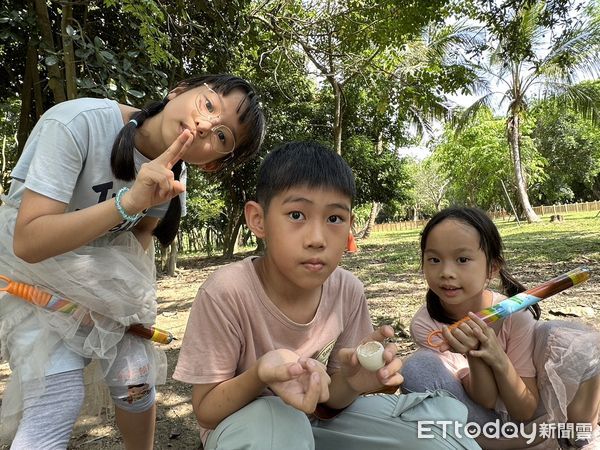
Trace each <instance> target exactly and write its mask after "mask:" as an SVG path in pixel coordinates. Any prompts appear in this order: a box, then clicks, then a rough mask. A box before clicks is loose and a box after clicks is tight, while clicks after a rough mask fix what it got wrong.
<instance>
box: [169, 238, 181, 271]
mask: <svg viewBox="0 0 600 450" xmlns="http://www.w3.org/2000/svg"><path fill="white" fill-rule="evenodd" d="M178 241H179V239H178V238H177V236H175V239H173V242H171V245H170V246H169V259H168V260H167V275H169V276H170V277H172V276H173V275H175V270H176V269H177V254H178V245H177V244H178Z"/></svg>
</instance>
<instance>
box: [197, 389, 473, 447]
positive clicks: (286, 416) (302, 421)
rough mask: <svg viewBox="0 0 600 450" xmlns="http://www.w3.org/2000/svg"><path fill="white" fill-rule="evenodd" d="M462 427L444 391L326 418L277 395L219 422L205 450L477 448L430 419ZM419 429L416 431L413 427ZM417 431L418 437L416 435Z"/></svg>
mask: <svg viewBox="0 0 600 450" xmlns="http://www.w3.org/2000/svg"><path fill="white" fill-rule="evenodd" d="M437 420H439V421H442V420H449V421H457V422H461V423H466V409H465V406H464V405H461V404H460V403H459V402H458V401H457V400H456V399H454V398H452V397H450V396H448V395H446V394H444V393H428V394H411V395H399V396H398V395H371V396H366V397H360V398H358V399H357V400H356V401H355V402H354V403H353V404H352V405H350V406H349V407H348V408H347V409H345V410H344V411H343V412H342V413H341V414H339V415H338V416H336V417H335V418H333V419H331V420H317V419H314V420H313V421H312V422H311V421H309V419H308V417H307V416H306V415H305V414H304V413H302V412H300V411H298V410H296V409H294V408H292V407H291V406H288V405H286V404H285V403H283V401H282V400H281V399H279V398H278V397H261V398H259V399H257V400H255V401H253V402H252V403H250V404H249V405H247V406H245V407H244V408H242V409H240V410H239V411H237V412H236V413H234V414H232V415H231V416H229V417H228V418H227V419H225V420H223V421H222V422H221V423H220V424H219V425H218V426H217V428H216V429H215V430H214V431H212V432H211V433H210V434H209V436H208V439H207V441H206V443H205V444H204V448H205V450H215V449H219V450H234V449H248V450H249V449H256V450H270V449H273V450H278V449H286V450H288V449H289V450H294V449H309V450H312V449H317V450H342V449H343V450H369V449H372V450H392V449H393V450H398V449H411V450H413V449H415V448H418V449H424V450H442V449H444V450H449V449H478V448H479V446H478V445H477V444H476V443H475V441H474V440H472V439H469V438H465V437H463V436H458V435H456V434H454V433H453V430H452V429H448V430H447V432H444V430H442V428H441V427H437V426H436V425H434V424H433V422H435V421H437ZM420 423H421V424H423V425H425V428H420V425H419V424H420ZM420 429H421V431H422V433H419V430H420Z"/></svg>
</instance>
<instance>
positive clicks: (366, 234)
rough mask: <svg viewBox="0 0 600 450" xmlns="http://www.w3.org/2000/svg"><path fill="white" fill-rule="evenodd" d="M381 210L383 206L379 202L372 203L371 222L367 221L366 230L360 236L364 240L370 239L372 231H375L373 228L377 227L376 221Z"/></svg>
mask: <svg viewBox="0 0 600 450" xmlns="http://www.w3.org/2000/svg"><path fill="white" fill-rule="evenodd" d="M380 209H381V204H380V203H377V202H372V203H371V213H370V214H369V220H367V225H366V226H365V229H364V230H363V232H362V233H361V234H360V237H361V238H363V239H366V238H368V237H369V236H370V235H371V231H372V230H373V226H374V225H375V219H376V218H377V214H379V210H380Z"/></svg>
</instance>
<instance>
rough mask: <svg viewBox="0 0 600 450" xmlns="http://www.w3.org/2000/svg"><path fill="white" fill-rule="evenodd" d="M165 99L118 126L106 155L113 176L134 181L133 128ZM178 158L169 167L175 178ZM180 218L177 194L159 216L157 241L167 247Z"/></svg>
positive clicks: (165, 100)
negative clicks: (118, 129)
mask: <svg viewBox="0 0 600 450" xmlns="http://www.w3.org/2000/svg"><path fill="white" fill-rule="evenodd" d="M168 101H169V100H168V99H167V98H166V97H165V98H164V99H163V100H162V101H160V102H154V103H151V104H150V105H148V106H147V107H145V108H142V109H141V110H139V111H137V112H135V113H133V114H132V115H131V119H130V120H129V122H127V123H126V124H125V126H124V127H123V128H122V129H121V131H120V132H119V134H117V137H116V138H115V142H114V144H113V148H112V152H111V155H110V167H111V169H112V172H113V174H114V176H115V177H116V178H118V179H120V180H123V181H133V180H135V176H136V171H135V160H134V157H133V151H134V148H135V131H136V129H137V128H139V127H141V126H142V124H143V123H144V122H145V121H146V119H148V118H149V117H152V116H154V115H156V114H158V113H159V112H161V111H162V110H163V109H164V107H165V105H166V104H167V102H168ZM182 167H183V166H182V161H179V162H178V163H177V164H175V165H174V166H173V168H172V169H171V170H172V171H173V175H174V177H175V179H176V180H179V177H180V176H181V171H182ZM180 220H181V201H180V200H179V196H176V197H174V198H172V199H171V202H170V203H169V208H168V209H167V212H166V213H165V216H164V217H163V218H162V219H161V221H160V222H159V224H158V226H157V227H156V228H155V229H154V231H153V232H152V234H153V235H154V236H156V237H157V239H158V240H159V242H160V243H161V244H162V245H163V246H165V247H167V246H168V245H170V244H171V242H173V239H175V236H176V235H177V231H178V230H179V222H180Z"/></svg>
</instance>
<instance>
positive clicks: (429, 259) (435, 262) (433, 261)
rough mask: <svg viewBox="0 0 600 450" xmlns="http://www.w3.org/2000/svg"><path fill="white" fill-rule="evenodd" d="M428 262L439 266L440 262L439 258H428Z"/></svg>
mask: <svg viewBox="0 0 600 450" xmlns="http://www.w3.org/2000/svg"><path fill="white" fill-rule="evenodd" d="M427 262H430V263H431V264H437V263H439V262H440V260H439V258H436V257H434V256H432V257H431V258H427Z"/></svg>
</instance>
